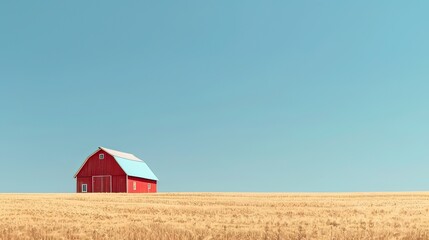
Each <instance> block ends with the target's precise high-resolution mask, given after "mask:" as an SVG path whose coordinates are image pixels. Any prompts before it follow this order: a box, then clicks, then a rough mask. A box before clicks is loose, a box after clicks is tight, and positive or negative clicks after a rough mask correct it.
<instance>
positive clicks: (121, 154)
mask: <svg viewBox="0 0 429 240" xmlns="http://www.w3.org/2000/svg"><path fill="white" fill-rule="evenodd" d="M99 148H100V149H101V150H104V151H105V152H107V153H108V154H110V155H112V156H116V157H120V158H125V159H128V160H135V161H143V160H141V159H140V158H138V157H136V156H134V155H133V154H131V153H125V152H119V151H116V150H112V149H108V148H105V147H99Z"/></svg>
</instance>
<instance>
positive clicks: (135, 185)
mask: <svg viewBox="0 0 429 240" xmlns="http://www.w3.org/2000/svg"><path fill="white" fill-rule="evenodd" d="M133 190H134V191H135V190H137V183H136V182H133Z"/></svg>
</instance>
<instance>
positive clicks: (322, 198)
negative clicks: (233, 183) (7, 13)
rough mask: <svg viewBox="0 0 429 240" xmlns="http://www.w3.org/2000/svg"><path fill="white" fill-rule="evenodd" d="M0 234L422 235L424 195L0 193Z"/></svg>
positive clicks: (425, 235)
mask: <svg viewBox="0 0 429 240" xmlns="http://www.w3.org/2000/svg"><path fill="white" fill-rule="evenodd" d="M0 239H148V240H150V239H230V240H233V239H276V240H277V239H429V193H373V194H236V193H231V194H227V193H192V194H187V193H181V194H145V195H126V194H0Z"/></svg>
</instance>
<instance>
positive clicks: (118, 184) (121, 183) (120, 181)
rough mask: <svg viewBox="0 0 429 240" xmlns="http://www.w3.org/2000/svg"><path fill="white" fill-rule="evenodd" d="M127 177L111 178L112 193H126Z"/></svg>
mask: <svg viewBox="0 0 429 240" xmlns="http://www.w3.org/2000/svg"><path fill="white" fill-rule="evenodd" d="M126 181H127V176H125V175H120V176H112V192H127V184H126Z"/></svg>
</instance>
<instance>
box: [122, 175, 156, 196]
mask: <svg viewBox="0 0 429 240" xmlns="http://www.w3.org/2000/svg"><path fill="white" fill-rule="evenodd" d="M134 182H135V183H136V190H134V189H133V185H134ZM149 183H150V184H151V188H150V189H148V184H149ZM156 184H157V182H156V181H154V180H149V179H144V178H137V177H131V176H128V192H129V193H147V192H150V193H156V192H157V186H156Z"/></svg>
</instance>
